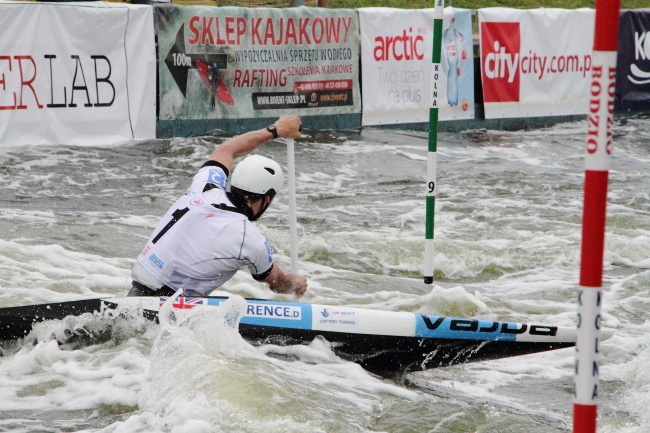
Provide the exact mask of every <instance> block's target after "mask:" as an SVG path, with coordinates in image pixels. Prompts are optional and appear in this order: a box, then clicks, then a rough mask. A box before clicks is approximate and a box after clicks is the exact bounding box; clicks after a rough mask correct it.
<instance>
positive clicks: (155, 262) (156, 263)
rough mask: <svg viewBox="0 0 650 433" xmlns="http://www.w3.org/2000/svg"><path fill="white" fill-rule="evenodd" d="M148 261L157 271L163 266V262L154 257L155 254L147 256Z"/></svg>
mask: <svg viewBox="0 0 650 433" xmlns="http://www.w3.org/2000/svg"><path fill="white" fill-rule="evenodd" d="M149 261H150V262H151V263H153V264H154V265H156V267H157V268H158V269H162V268H163V267H164V266H165V262H163V261H162V260H160V259H159V258H158V256H156V255H155V254H152V255H150V256H149Z"/></svg>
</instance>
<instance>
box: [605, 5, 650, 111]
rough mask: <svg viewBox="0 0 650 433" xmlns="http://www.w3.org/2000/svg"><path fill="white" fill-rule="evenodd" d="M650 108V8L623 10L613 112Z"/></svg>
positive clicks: (646, 109)
mask: <svg viewBox="0 0 650 433" xmlns="http://www.w3.org/2000/svg"><path fill="white" fill-rule="evenodd" d="M649 108H650V10H630V11H622V12H621V21H620V24H619V34H618V56H617V62H616V99H615V101H614V111H616V112H623V113H625V112H634V111H648V109H649Z"/></svg>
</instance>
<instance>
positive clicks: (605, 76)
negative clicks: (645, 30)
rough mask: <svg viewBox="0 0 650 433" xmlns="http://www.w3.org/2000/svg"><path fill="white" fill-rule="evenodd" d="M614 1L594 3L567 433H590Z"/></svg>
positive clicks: (610, 107)
mask: <svg viewBox="0 0 650 433" xmlns="http://www.w3.org/2000/svg"><path fill="white" fill-rule="evenodd" d="M619 16H620V0H596V28H595V36H594V51H593V58H592V65H593V67H592V74H591V86H590V87H589V91H590V92H589V111H588V115H587V154H586V157H585V192H584V210H583V217H582V251H581V261H580V290H579V293H578V309H577V310H578V311H577V312H578V316H577V328H578V329H577V341H576V361H575V378H574V396H573V433H595V432H596V418H597V413H598V385H599V383H598V368H599V360H598V350H599V343H600V335H601V332H600V326H601V318H600V313H601V305H602V285H603V260H604V251H605V220H606V207H607V183H608V177H609V156H610V153H611V148H612V123H613V120H614V85H615V79H616V50H617V44H618V22H619Z"/></svg>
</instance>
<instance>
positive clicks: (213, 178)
mask: <svg viewBox="0 0 650 433" xmlns="http://www.w3.org/2000/svg"><path fill="white" fill-rule="evenodd" d="M227 182H228V179H227V178H226V174H225V173H224V172H223V170H220V169H211V170H210V171H209V173H208V183H213V184H215V185H218V186H220V187H221V188H223V189H226V184H227Z"/></svg>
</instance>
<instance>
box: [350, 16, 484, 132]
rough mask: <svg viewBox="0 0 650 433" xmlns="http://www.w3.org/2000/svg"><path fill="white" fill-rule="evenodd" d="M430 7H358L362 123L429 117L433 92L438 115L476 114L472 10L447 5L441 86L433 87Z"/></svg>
mask: <svg viewBox="0 0 650 433" xmlns="http://www.w3.org/2000/svg"><path fill="white" fill-rule="evenodd" d="M433 12H434V9H417V10H406V9H391V8H362V9H359V21H360V26H361V65H362V67H361V71H362V78H361V82H362V84H363V116H362V125H364V126H368V125H381V124H400V123H421V122H428V121H429V107H430V104H431V92H433V91H434V90H436V91H437V92H438V101H441V102H442V103H441V105H440V107H438V110H439V111H438V115H439V120H452V119H473V118H474V61H473V58H474V55H473V43H472V18H471V12H470V11H469V10H466V9H455V8H445V14H444V23H443V35H442V39H443V46H442V62H441V63H442V67H443V74H442V76H441V77H440V79H439V81H438V85H439V88H438V89H432V88H431V87H432V81H433V80H432V78H431V77H432V74H433V67H432V64H431V54H432V52H433Z"/></svg>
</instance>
